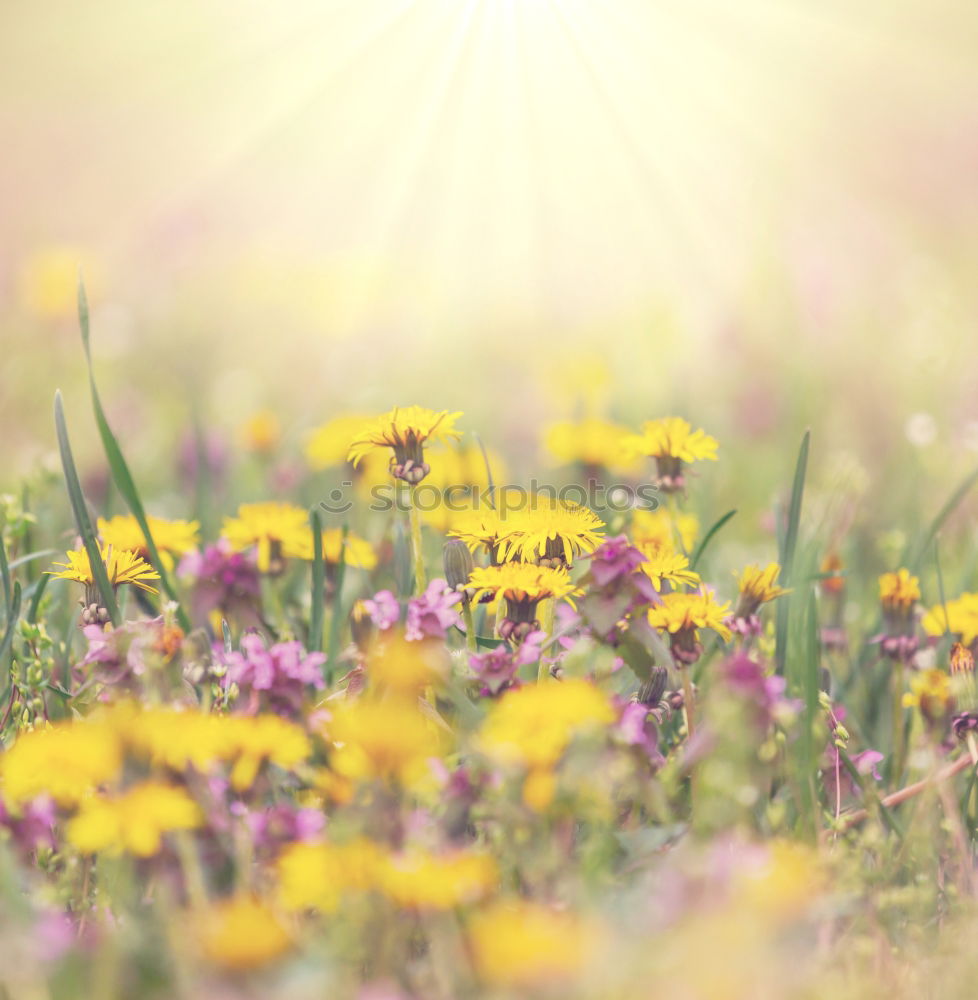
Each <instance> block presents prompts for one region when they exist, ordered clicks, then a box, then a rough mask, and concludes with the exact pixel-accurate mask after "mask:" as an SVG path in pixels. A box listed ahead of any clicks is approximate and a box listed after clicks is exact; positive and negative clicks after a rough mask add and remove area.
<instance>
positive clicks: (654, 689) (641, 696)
mask: <svg viewBox="0 0 978 1000" xmlns="http://www.w3.org/2000/svg"><path fill="white" fill-rule="evenodd" d="M667 677H668V671H667V670H666V668H665V667H653V668H652V675H651V676H650V677H649V679H648V680H647V681H646V682H645V683H644V684H643V685H642V686H641V687H640V688H639V689H638V700H639V701H640V702H641V703H642V704H643V705H652V706H653V707H655V706H656V705H658V704H659V702H660V701H662V696H663V695H664V694H665V693H666V679H667Z"/></svg>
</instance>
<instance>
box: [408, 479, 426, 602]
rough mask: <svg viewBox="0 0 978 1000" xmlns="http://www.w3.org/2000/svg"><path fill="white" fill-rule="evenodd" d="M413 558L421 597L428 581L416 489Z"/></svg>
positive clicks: (415, 577) (412, 492)
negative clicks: (422, 553)
mask: <svg viewBox="0 0 978 1000" xmlns="http://www.w3.org/2000/svg"><path fill="white" fill-rule="evenodd" d="M409 516H410V519H411V557H412V559H413V560H414V588H415V590H416V591H417V593H418V596H419V597H420V595H421V594H423V593H424V592H425V587H426V586H427V579H426V577H425V572H424V560H423V558H422V555H421V512H420V511H419V510H418V505H417V503H416V502H415V487H413V486H412V487H411V512H410V515H409Z"/></svg>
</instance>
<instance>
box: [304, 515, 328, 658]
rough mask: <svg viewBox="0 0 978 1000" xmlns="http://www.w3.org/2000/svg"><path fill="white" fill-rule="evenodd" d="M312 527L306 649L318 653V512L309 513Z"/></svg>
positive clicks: (322, 576) (322, 597) (320, 588)
mask: <svg viewBox="0 0 978 1000" xmlns="http://www.w3.org/2000/svg"><path fill="white" fill-rule="evenodd" d="M309 522H310V524H311V525H312V593H311V594H310V610H309V641H308V648H309V649H310V650H315V651H316V652H319V651H320V650H321V649H322V648H323V608H324V605H325V600H326V598H325V589H324V586H325V585H324V581H325V571H324V566H323V521H322V518H321V517H320V516H319V511H318V510H316V509H315V508H313V510H312V511H310V513H309Z"/></svg>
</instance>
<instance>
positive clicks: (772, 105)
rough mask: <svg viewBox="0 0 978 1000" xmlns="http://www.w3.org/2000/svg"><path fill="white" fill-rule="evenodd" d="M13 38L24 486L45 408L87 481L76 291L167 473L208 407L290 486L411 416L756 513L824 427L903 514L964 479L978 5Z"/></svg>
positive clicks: (10, 231) (332, 14)
mask: <svg viewBox="0 0 978 1000" xmlns="http://www.w3.org/2000/svg"><path fill="white" fill-rule="evenodd" d="M0 28H2V30H0V54H2V55H0V130H2V134H3V136H4V150H3V155H2V156H0V199H2V204H0V217H2V234H3V235H2V244H0V338H2V345H3V349H2V352H0V380H2V395H0V421H2V428H3V431H2V433H0V468H2V470H3V477H2V478H3V480H4V483H5V484H6V483H9V482H12V481H14V480H15V479H16V477H17V476H19V475H21V474H24V473H28V472H30V470H31V469H32V468H34V467H35V466H37V464H38V463H41V464H44V463H50V462H51V461H52V454H53V452H54V433H53V424H52V420H51V399H52V395H53V392H54V389H55V388H56V387H61V388H62V390H63V391H64V393H65V399H66V405H67V408H68V412H69V418H70V420H71V421H72V426H73V427H74V428H76V430H75V431H74V434H75V437H76V439H77V440H76V449H77V451H78V452H79V454H80V456H81V458H82V460H83V461H89V460H90V461H92V462H95V461H96V460H97V456H98V445H97V440H96V438H95V435H94V433H93V432H92V424H91V418H90V415H89V406H88V400H87V384H86V378H85V373H84V367H83V357H82V352H81V348H80V343H79V340H78V332H77V323H76V319H75V304H74V283H75V274H76V270H77V268H78V267H79V266H81V267H82V268H83V269H84V272H85V275H86V280H87V284H88V287H89V293H90V297H91V300H92V306H93V338H94V350H95V355H96V365H97V368H98V372H99V378H100V382H101V383H102V394H103V397H104V399H105V402H106V407H107V409H108V411H109V414H110V418H111V419H112V421H113V423H114V425H115V427H116V429H117V431H118V432H119V435H120V438H121V439H122V441H123V444H124V447H125V448H126V450H127V453H128V454H129V456H130V459H131V461H132V464H133V466H134V468H135V469H136V471H137V473H138V474H139V475H141V476H142V477H144V478H145V477H147V476H149V477H152V476H153V475H154V473H155V474H158V475H160V476H162V475H163V474H164V473H165V472H166V470H168V469H170V468H172V455H173V454H174V451H175V449H176V447H177V444H178V442H179V440H180V437H181V435H183V434H185V433H186V431H187V428H188V427H189V426H190V425H191V423H192V420H193V419H194V414H195V413H196V414H197V415H198V416H199V419H200V420H202V421H204V422H205V423H206V424H208V425H209V426H213V427H215V428H217V429H218V430H220V431H223V432H224V433H225V434H226V435H228V436H229V438H230V439H232V440H233V439H234V435H235V434H237V433H238V432H239V429H240V427H241V425H242V424H243V422H244V421H246V420H247V419H248V417H249V416H250V415H252V414H253V413H254V412H256V411H258V410H262V409H265V408H270V409H271V410H273V411H274V412H276V413H277V414H278V416H279V419H280V421H281V425H282V429H283V433H284V436H285V442H286V445H287V446H292V447H294V448H295V449H296V452H297V453H298V452H299V450H300V449H301V444H302V441H303V440H304V436H305V434H306V433H307V431H308V430H309V429H310V428H311V427H312V426H314V425H316V424H318V423H322V422H323V421H324V420H326V419H328V418H329V417H330V416H332V415H334V414H335V413H338V412H340V411H343V410H347V409H355V410H359V411H371V410H383V409H387V408H389V407H390V406H393V405H395V404H406V403H411V402H417V403H420V404H422V405H428V406H433V407H436V408H440V407H448V408H452V409H461V410H464V411H465V412H466V414H467V416H466V421H465V426H467V427H469V428H478V429H479V430H480V431H481V433H482V436H483V437H484V438H485V439H487V440H488V441H489V442H491V443H492V445H493V446H494V447H497V448H500V449H501V450H502V451H504V452H505V453H507V454H508V455H509V456H510V458H511V461H512V462H513V463H514V468H516V469H522V470H523V471H524V472H525V471H527V470H531V469H532V468H533V467H534V462H535V461H536V460H537V459H536V456H537V454H538V453H537V450H536V449H537V447H538V440H539V434H540V428H541V427H542V426H543V425H544V424H545V422H546V421H547V420H548V419H551V418H555V417H560V416H568V415H572V414H575V413H577V414H580V413H583V412H587V411H592V412H601V413H605V414H608V415H611V416H614V417H616V418H618V419H620V420H623V421H625V422H631V423H637V422H638V421H640V420H642V419H646V418H650V417H654V416H659V415H663V414H665V413H668V412H677V413H680V414H682V415H685V416H687V417H689V418H690V419H691V420H693V421H694V423H695V424H696V425H702V426H704V427H706V429H707V430H708V431H709V432H711V433H713V434H714V435H715V436H717V437H718V438H719V439H720V441H721V445H722V447H723V449H724V454H725V457H726V458H727V459H728V460H729V462H728V463H724V464H725V465H726V466H727V469H728V470H729V471H728V475H729V476H736V477H737V480H738V490H739V492H740V494H741V499H742V495H743V493H744V491H745V490H747V491H750V490H751V489H752V488H753V489H756V491H757V494H758V498H759V499H763V498H765V497H766V496H768V495H769V493H770V492H771V491H772V490H774V489H775V488H776V485H777V484H778V483H782V482H783V481H784V480H785V478H786V477H787V476H788V474H789V473H790V468H791V464H792V462H793V460H794V452H795V450H796V448H797V442H798V439H799V437H800V435H801V433H802V430H803V429H804V428H805V427H807V426H810V427H812V429H813V435H814V445H815V447H814V451H813V462H814V464H815V468H816V469H818V470H821V472H822V475H823V477H824V479H825V481H826V482H831V481H832V478H831V477H832V475H833V474H834V473H833V472H832V470H838V469H843V470H849V472H845V471H844V472H843V473H842V474H843V475H844V476H846V475H850V473H851V475H853V476H856V477H857V478H859V479H860V482H861V484H862V485H861V486H860V489H864V490H868V491H869V493H870V495H871V496H872V495H873V491H874V490H877V491H878V500H879V502H881V503H885V502H887V501H888V499H889V498H890V497H891V496H892V495H893V494H894V493H896V494H898V495H899V494H900V493H901V491H903V490H904V489H905V487H906V484H907V483H908V482H910V481H913V482H914V483H916V484H917V485H916V488H917V489H918V490H919V488H920V483H921V482H924V483H935V484H937V485H939V486H940V488H941V489H943V488H944V486H945V485H951V484H952V483H953V481H954V480H956V479H958V478H960V475H961V474H962V472H963V471H966V469H967V467H968V466H970V465H971V464H973V463H974V461H975V457H976V456H975V452H976V449H978V362H976V357H978V351H976V347H975V344H976V342H978V335H976V326H978V324H976V320H978V282H976V281H975V275H976V274H978V59H976V58H975V53H976V52H978V7H976V5H975V4H974V3H973V2H972V0H932V2H930V3H926V4H924V3H920V2H919V0H863V2H860V3H852V2H851V0H817V2H816V0H741V2H738V3H730V2H725V0H350V2H340V0H280V2H276V3H269V2H264V3H260V2H245V0H233V2H232V0H197V2H194V3H174V4H157V3H150V2H144V0H99V2H98V3H77V2H74V0H45V2H43V3H35V4H29V3H19V2H9V3H4V4H3V6H2V9H0ZM745 470H746V471H747V472H748V475H744V472H745ZM852 470H856V471H855V472H853V471H852ZM884 481H885V483H886V486H885V489H884V488H883V486H882V485H881V484H882V483H883V482H884ZM719 482H720V485H719V486H717V487H716V488H717V489H718V490H720V491H721V492H722V489H723V486H722V483H723V482H724V480H722V479H721V480H719ZM754 484H756V485H754ZM915 495H916V494H915ZM721 499H722V498H721ZM718 502H719V501H718Z"/></svg>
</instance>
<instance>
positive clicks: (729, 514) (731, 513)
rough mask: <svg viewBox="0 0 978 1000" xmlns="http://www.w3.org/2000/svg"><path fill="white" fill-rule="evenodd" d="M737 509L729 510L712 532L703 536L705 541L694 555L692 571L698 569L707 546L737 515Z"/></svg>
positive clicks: (716, 522)
mask: <svg viewBox="0 0 978 1000" xmlns="http://www.w3.org/2000/svg"><path fill="white" fill-rule="evenodd" d="M736 513H737V511H736V509H734V510H728V511H727V513H726V514H724V515H723V517H721V518H720V519H719V520H718V521H715V522H714V523H713V526H712V527H711V528H710V530H709V531H708V532H707V533H706V534H705V535H704V536H703V541H702V542H700V544H699V545H698V546H697V547H696V552H695V553H693V558H692V559H691V560H690V562H689V568H690V569H696V566H697V564H698V563H699V561H700V559H702V558H703V553H704V552H706V549H707V546H708V545H709V544H710V542H712V541H713V538H714V536H715V535H716V534H717V533H718V532H719V531H720V529H721V528H722V527H723V526H724V525H725V524H726V523H727V521H729V520H730V519H731V518H732V517H733V516H734V514H736Z"/></svg>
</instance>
